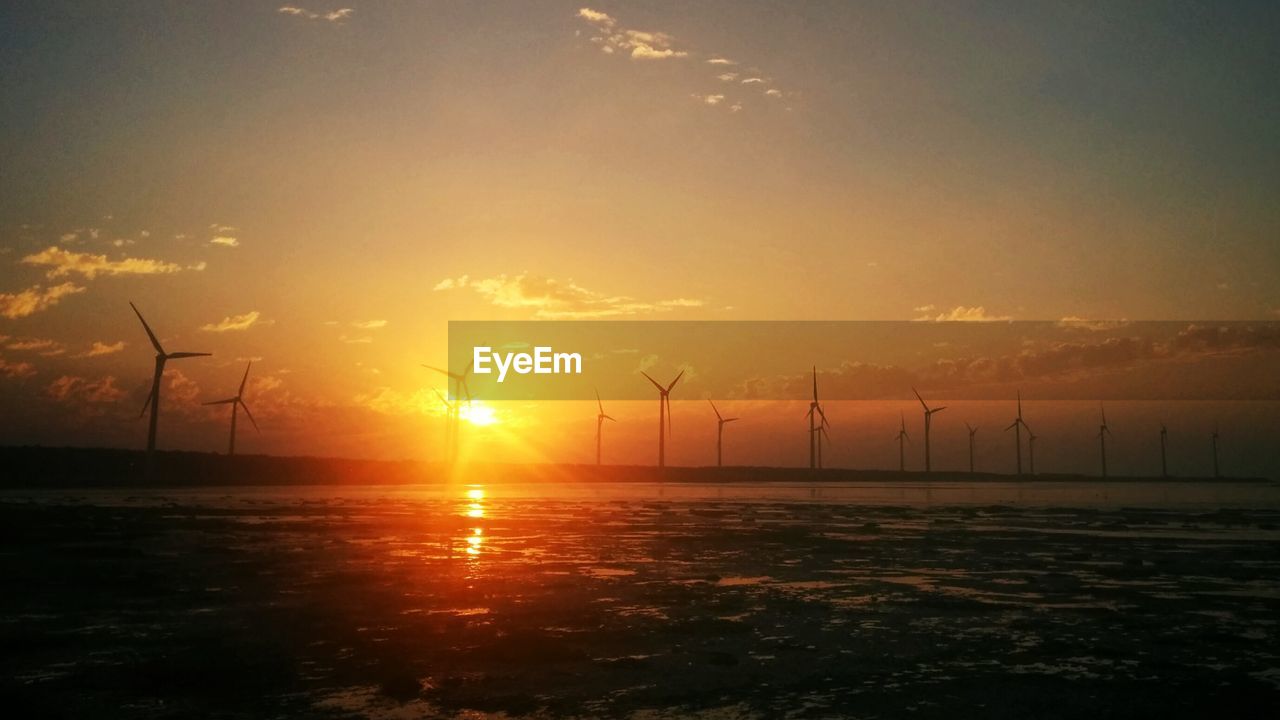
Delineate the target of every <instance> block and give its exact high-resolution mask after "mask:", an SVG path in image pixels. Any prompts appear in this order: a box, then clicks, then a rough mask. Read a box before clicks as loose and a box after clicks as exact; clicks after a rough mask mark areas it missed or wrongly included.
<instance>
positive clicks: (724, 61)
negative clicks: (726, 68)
mask: <svg viewBox="0 0 1280 720" xmlns="http://www.w3.org/2000/svg"><path fill="white" fill-rule="evenodd" d="M707 64H708V65H737V64H738V63H736V62H734V61H733V60H730V59H729V58H724V57H720V56H716V57H713V58H708V59H707Z"/></svg>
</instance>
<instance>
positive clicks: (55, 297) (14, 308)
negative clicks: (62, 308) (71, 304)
mask: <svg viewBox="0 0 1280 720" xmlns="http://www.w3.org/2000/svg"><path fill="white" fill-rule="evenodd" d="M82 292H84V288H83V287H80V286H79V285H75V284H72V283H69V282H68V283H62V284H61V285H54V286H52V287H48V288H41V287H40V286H39V285H35V286H33V287H29V288H27V289H26V290H22V291H20V292H17V293H0V315H4V316H5V317H7V318H9V319H10V320H14V319H17V318H21V317H26V316H28V315H32V314H34V313H37V312H40V311H41V310H45V309H47V308H50V307H53V306H54V305H57V304H58V301H59V300H61V299H62V298H64V297H66V296H67V295H75V294H76V293H82Z"/></svg>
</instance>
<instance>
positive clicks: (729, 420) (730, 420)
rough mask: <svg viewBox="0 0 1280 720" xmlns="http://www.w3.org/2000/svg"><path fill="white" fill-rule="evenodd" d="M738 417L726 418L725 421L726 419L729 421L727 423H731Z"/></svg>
mask: <svg viewBox="0 0 1280 720" xmlns="http://www.w3.org/2000/svg"><path fill="white" fill-rule="evenodd" d="M737 419H738V418H725V419H724V421H725V422H727V423H731V422H733V421H734V420H737Z"/></svg>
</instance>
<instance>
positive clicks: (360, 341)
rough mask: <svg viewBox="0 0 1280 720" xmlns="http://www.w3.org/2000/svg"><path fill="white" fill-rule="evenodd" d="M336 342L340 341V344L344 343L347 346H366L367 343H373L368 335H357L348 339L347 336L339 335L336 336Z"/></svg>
mask: <svg viewBox="0 0 1280 720" xmlns="http://www.w3.org/2000/svg"><path fill="white" fill-rule="evenodd" d="M338 340H340V341H342V342H344V343H346V344H348V345H367V344H369V343H371V342H373V338H372V337H371V336H369V335H358V336H356V337H348V336H346V335H339V336H338Z"/></svg>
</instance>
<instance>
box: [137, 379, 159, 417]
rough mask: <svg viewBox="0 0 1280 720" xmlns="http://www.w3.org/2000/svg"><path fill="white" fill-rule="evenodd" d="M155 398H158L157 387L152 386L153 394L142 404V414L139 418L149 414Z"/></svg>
mask: <svg viewBox="0 0 1280 720" xmlns="http://www.w3.org/2000/svg"><path fill="white" fill-rule="evenodd" d="M155 397H156V386H155V385H152V386H151V392H149V393H147V401H146V402H144V403H142V412H140V413H138V417H142V416H143V415H146V414H147V408H149V407H151V401H152V400H154V399H155Z"/></svg>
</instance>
